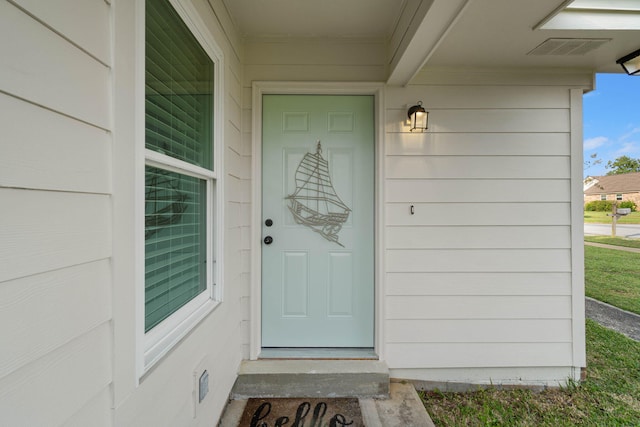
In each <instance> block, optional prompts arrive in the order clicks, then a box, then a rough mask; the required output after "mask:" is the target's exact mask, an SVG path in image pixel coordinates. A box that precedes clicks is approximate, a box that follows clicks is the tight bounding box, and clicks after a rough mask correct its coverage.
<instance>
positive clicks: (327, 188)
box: [285, 140, 351, 247]
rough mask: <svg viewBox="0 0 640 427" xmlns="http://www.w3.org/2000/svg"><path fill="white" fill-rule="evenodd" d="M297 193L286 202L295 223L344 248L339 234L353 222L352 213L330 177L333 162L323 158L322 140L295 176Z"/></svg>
mask: <svg viewBox="0 0 640 427" xmlns="http://www.w3.org/2000/svg"><path fill="white" fill-rule="evenodd" d="M295 181H296V189H295V191H294V192H293V194H290V195H288V196H287V197H285V199H287V200H289V206H288V207H289V210H290V211H291V213H292V214H293V219H294V220H295V221H296V222H297V223H298V224H301V225H304V226H305V227H309V228H310V229H312V230H313V231H315V232H316V233H318V234H320V235H321V236H322V237H324V238H325V239H327V240H329V241H331V242H335V243H337V244H339V245H340V246H342V247H344V245H343V244H342V243H340V242H339V241H338V232H340V229H341V228H342V225H343V224H344V223H345V222H346V221H347V219H348V218H349V212H351V209H350V208H349V207H348V206H347V205H345V204H344V202H343V201H342V200H340V197H338V195H337V194H336V190H335V189H334V188H333V185H332V184H331V177H330V176H329V162H327V161H326V160H325V159H324V158H323V157H322V145H321V144H320V140H318V145H317V147H316V152H315V153H306V154H305V155H304V157H303V158H302V160H301V161H300V164H299V165H298V168H297V169H296V173H295Z"/></svg>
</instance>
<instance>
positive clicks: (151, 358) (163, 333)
mask: <svg viewBox="0 0 640 427" xmlns="http://www.w3.org/2000/svg"><path fill="white" fill-rule="evenodd" d="M191 303H196V304H191ZM191 303H190V304H187V305H185V306H184V307H182V309H181V310H179V311H178V312H176V313H175V314H176V315H179V314H180V311H182V310H184V311H186V312H188V313H189V314H187V315H183V319H181V320H180V321H175V320H174V321H173V322H172V320H173V319H172V317H173V316H172V317H169V318H168V319H166V320H165V321H164V322H163V323H161V324H160V325H158V326H157V327H155V328H154V329H152V330H151V331H149V332H148V333H146V334H145V337H144V341H145V351H144V369H143V371H142V372H141V373H140V377H142V376H144V375H145V374H146V373H147V372H149V370H150V369H151V368H152V367H153V366H155V365H156V364H157V363H158V362H159V361H160V360H162V358H163V357H164V356H166V355H167V354H168V353H169V352H170V351H171V350H172V349H173V348H174V347H175V346H176V345H177V344H178V343H179V342H180V341H181V340H182V339H183V338H184V337H186V336H187V335H188V334H189V333H190V332H191V331H192V330H193V329H195V328H196V327H197V326H198V325H199V324H200V322H202V320H203V319H204V318H205V317H207V315H209V313H211V312H212V311H213V310H214V309H215V308H216V307H217V306H218V305H219V304H220V301H214V300H213V299H211V298H207V299H206V300H205V301H204V302H202V301H197V300H194V301H191ZM197 303H199V304H197ZM194 306H196V307H194Z"/></svg>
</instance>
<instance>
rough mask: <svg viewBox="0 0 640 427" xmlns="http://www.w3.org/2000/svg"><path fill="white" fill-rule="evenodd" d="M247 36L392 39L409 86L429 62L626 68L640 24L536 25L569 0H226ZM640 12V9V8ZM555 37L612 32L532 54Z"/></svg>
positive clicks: (392, 56) (396, 65) (392, 65)
mask: <svg viewBox="0 0 640 427" xmlns="http://www.w3.org/2000/svg"><path fill="white" fill-rule="evenodd" d="M222 1H223V2H224V4H225V6H226V8H227V10H228V11H229V14H230V15H231V17H232V20H233V21H234V22H235V25H236V26H237V28H238V29H239V32H240V34H241V35H242V36H243V37H245V38H247V39H260V38H264V37H270V38H276V37H277V38H289V37H291V38H297V37H305V38H344V37H349V38H362V39H379V40H384V41H386V42H388V45H389V49H388V64H389V75H388V81H389V83H391V84H398V85H404V84H406V83H408V82H409V80H410V79H411V78H412V77H413V76H414V75H415V74H416V73H417V72H418V71H419V70H420V69H421V68H422V66H424V65H429V66H439V67H460V68H462V69H465V70H469V72H472V70H474V69H476V68H487V67H488V68H496V67H497V68H502V67H505V68H514V67H516V68H517V67H529V68H549V67H552V68H573V69H584V70H589V71H594V72H615V73H619V72H621V71H622V70H621V68H620V67H619V65H617V64H616V63H615V61H616V59H618V58H620V57H621V56H624V55H625V54H627V53H629V52H631V51H634V50H636V49H638V48H640V42H639V41H638V40H640V38H639V37H638V36H639V35H640V31H638V30H606V29H604V30H579V29H571V30H561V29H552V30H545V29H536V26H537V24H539V23H540V22H542V21H543V20H545V18H547V17H549V16H550V15H551V14H552V13H553V12H554V11H555V10H557V9H559V8H560V7H561V6H566V3H567V2H566V1H563V0H535V1H530V0H347V1H345V0H323V1H311V0H222ZM639 19H640V15H639ZM549 38H563V39H566V38H580V39H588V38H598V39H610V41H607V42H606V43H604V44H602V45H601V46H600V47H598V48H596V49H594V50H592V51H591V52H588V53H585V54H581V55H558V54H556V55H527V53H528V52H530V51H531V50H532V49H534V48H535V47H536V46H538V45H540V44H541V43H543V42H544V41H545V40H547V39H549Z"/></svg>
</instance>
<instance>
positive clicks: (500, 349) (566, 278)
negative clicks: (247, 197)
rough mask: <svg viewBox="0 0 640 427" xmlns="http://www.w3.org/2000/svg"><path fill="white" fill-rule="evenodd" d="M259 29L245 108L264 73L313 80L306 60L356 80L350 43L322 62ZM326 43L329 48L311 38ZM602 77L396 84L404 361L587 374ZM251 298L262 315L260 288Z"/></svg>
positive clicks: (397, 370) (384, 325)
mask: <svg viewBox="0 0 640 427" xmlns="http://www.w3.org/2000/svg"><path fill="white" fill-rule="evenodd" d="M254 44H255V46H253V45H252V43H249V44H248V46H247V53H248V54H247V64H246V67H245V79H244V86H245V89H244V90H245V97H244V98H245V104H244V105H245V106H246V107H245V117H246V118H247V120H246V122H248V120H249V118H250V117H251V114H252V111H251V108H250V102H251V101H252V99H251V96H249V95H250V94H251V83H252V82H253V81H262V80H274V81H283V80H284V81H287V80H289V81H294V82H295V83H296V84H295V87H297V88H298V90H299V86H302V87H303V86H304V83H303V82H300V80H301V78H300V76H301V75H304V76H305V77H307V76H308V80H309V81H325V82H327V81H329V82H330V81H341V79H339V78H338V76H337V75H338V74H339V73H338V71H337V70H338V69H339V67H337V66H332V65H331V64H334V62H337V61H335V58H336V57H340V56H341V55H344V56H349V53H348V52H349V49H350V46H348V45H347V46H343V47H342V48H341V49H338V48H336V49H334V51H333V54H332V56H331V57H326V58H325V57H322V56H320V57H317V56H316V57H315V59H316V61H317V63H318V64H323V65H322V66H314V67H299V66H295V67H292V66H288V65H286V64H290V63H292V62H294V59H293V58H292V57H288V56H287V55H286V52H288V51H289V49H288V48H289V47H288V46H286V45H281V44H275V47H271V48H273V49H277V52H276V53H274V52H273V51H271V50H268V49H267V48H266V47H265V46H264V43H261V42H255V43H254ZM266 51H268V52H269V54H268V55H267V54H266V53H264V52H266ZM293 51H296V49H295V48H294V49H293ZM316 51H319V52H323V51H322V50H313V49H309V50H304V49H300V52H316ZM307 55H311V53H307ZM324 61H326V62H324ZM300 62H302V63H304V62H305V56H304V55H303V57H302V60H301V61H300ZM373 62H374V61H370V62H368V63H365V62H363V63H361V64H360V65H359V66H360V69H361V73H362V75H363V76H369V77H371V78H372V79H375V76H376V75H377V68H376V67H375V66H372V63H373ZM351 65H352V66H354V64H351ZM301 71H304V73H303V74H301ZM350 76H351V74H349V73H346V78H345V80H347V81H348V80H349V79H350ZM591 84H592V76H591V75H590V74H589V73H580V72H575V73H574V72H561V71H558V70H555V71H554V70H552V71H549V72H547V73H545V72H542V73H528V72H523V71H518V70H513V71H511V72H509V71H498V70H486V71H484V72H478V70H476V71H475V72H474V73H473V75H463V74H456V72H455V71H453V70H434V69H431V70H427V71H423V72H422V73H420V74H419V75H418V76H417V77H416V78H415V79H414V81H413V82H412V84H411V85H409V86H408V87H406V88H397V87H386V88H385V91H384V107H383V108H384V117H385V119H384V120H385V123H384V129H385V130H384V135H383V136H382V139H383V148H382V149H378V152H377V156H378V157H382V158H383V161H382V162H381V163H382V164H383V166H382V167H381V170H379V173H380V175H382V176H383V177H384V185H383V188H382V189H379V194H378V195H382V199H381V200H382V201H381V202H380V203H381V204H382V205H383V206H382V215H381V217H382V218H379V220H381V221H383V229H384V232H383V234H384V235H382V236H379V238H378V241H379V242H380V241H382V242H384V248H383V252H384V256H383V257H382V258H383V259H382V263H383V265H382V266H381V270H382V272H383V273H382V274H381V276H382V277H381V278H379V280H381V283H380V285H379V287H378V294H377V298H378V305H379V306H378V308H377V312H376V315H377V316H378V319H379V320H378V322H377V323H376V325H377V326H380V328H379V329H380V330H379V331H378V332H377V346H376V347H377V350H378V354H379V355H380V357H381V358H382V359H383V360H385V361H386V362H387V364H388V365H389V367H390V368H391V372H392V375H393V376H395V377H399V378H408V379H416V380H426V381H438V382H440V381H451V382H471V383H483V382H484V383H489V382H494V383H496V382H501V383H519V384H558V382H562V383H564V382H565V381H566V380H567V378H573V379H577V378H579V375H580V369H579V368H580V367H583V366H585V348H584V345H585V343H584V311H583V297H584V291H583V272H582V268H583V267H582V238H581V233H582V231H581V230H582V221H581V217H579V215H578V214H576V212H581V209H582V205H581V203H582V202H581V199H580V201H579V202H577V201H576V200H577V199H576V197H577V196H576V195H581V194H582V192H581V187H580V185H579V184H580V183H581V179H582V178H581V168H582V166H581V165H582V133H581V132H582V131H581V127H582V123H581V114H582V112H581V103H582V90H583V88H588V87H590V86H591ZM314 85H315V86H318V85H317V84H314V83H309V87H314ZM266 86H268V84H266ZM326 86H330V83H328V84H325V85H323V86H322V88H323V90H326ZM341 90H343V91H344V90H348V89H345V88H344V87H342V88H341ZM355 90H357V89H355ZM419 100H422V101H423V102H424V105H425V107H426V108H427V110H429V111H430V112H431V115H430V129H429V131H428V132H427V133H424V134H414V133H410V132H408V128H407V126H406V112H407V109H408V108H409V107H410V106H411V105H413V104H414V103H416V102H417V101H419ZM250 139H251V129H249V128H248V127H247V128H246V130H245V140H250ZM254 141H259V137H258V138H254ZM256 161H259V160H256ZM379 164H380V162H379ZM572 179H573V183H572ZM256 188H257V187H256ZM256 191H258V192H259V189H258V188H257V190H256ZM254 200H259V197H256V198H254ZM411 205H413V206H414V207H415V215H410V206H411ZM254 221H255V222H256V223H258V222H260V221H261V218H255V219H254ZM254 247H255V248H257V247H258V246H257V245H256V246H254ZM379 267H380V266H379ZM256 270H257V269H256ZM257 273H258V274H259V271H257ZM254 289H256V288H255V287H254ZM247 299H249V297H248V295H247ZM380 300H382V301H380ZM247 313H255V315H256V316H257V313H259V302H256V301H254V305H253V306H250V307H249V309H248V310H247ZM250 318H251V315H250V314H249V315H248V316H247V317H246V319H245V324H246V328H248V329H249V331H248V336H249V338H248V344H247V345H248V346H249V347H250V348H252V346H254V345H255V343H256V342H258V341H259V338H256V335H258V334H259V328H256V327H255V325H254V326H253V329H254V331H253V332H254V335H253V336H252V335H251V328H252V325H251V323H250ZM380 319H382V320H380ZM248 356H251V357H254V356H255V354H254V353H252V352H251V351H249V352H245V357H248Z"/></svg>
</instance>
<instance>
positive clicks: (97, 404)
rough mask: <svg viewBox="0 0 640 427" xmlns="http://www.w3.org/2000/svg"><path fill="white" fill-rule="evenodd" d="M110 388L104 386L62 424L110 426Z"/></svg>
mask: <svg viewBox="0 0 640 427" xmlns="http://www.w3.org/2000/svg"><path fill="white" fill-rule="evenodd" d="M111 418H112V414H111V390H110V388H109V387H105V388H104V389H103V390H102V391H101V392H100V393H99V394H98V395H96V397H94V398H93V399H91V400H90V401H89V402H88V403H87V404H85V405H84V406H83V407H82V408H80V410H79V411H78V412H76V413H75V414H73V416H72V417H71V418H69V419H68V420H66V421H65V422H64V423H63V424H62V425H63V426H64V427H87V426H91V427H111V426H113V424H112V421H111Z"/></svg>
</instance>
